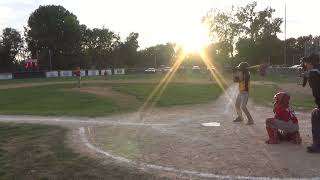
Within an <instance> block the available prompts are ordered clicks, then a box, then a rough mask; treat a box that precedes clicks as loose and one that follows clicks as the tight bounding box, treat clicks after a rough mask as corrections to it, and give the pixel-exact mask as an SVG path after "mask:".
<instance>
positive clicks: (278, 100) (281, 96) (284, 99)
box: [273, 92, 290, 107]
mask: <svg viewBox="0 0 320 180" xmlns="http://www.w3.org/2000/svg"><path fill="white" fill-rule="evenodd" d="M289 101H290V95H289V94H288V93H286V92H278V93H277V94H275V95H274V97H273V103H274V105H275V106H276V105H282V106H284V107H288V106H289Z"/></svg>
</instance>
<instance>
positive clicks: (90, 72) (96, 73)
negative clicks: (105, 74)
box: [88, 70, 99, 76]
mask: <svg viewBox="0 0 320 180" xmlns="http://www.w3.org/2000/svg"><path fill="white" fill-rule="evenodd" d="M88 76H99V70H88Z"/></svg>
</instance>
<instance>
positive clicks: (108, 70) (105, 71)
mask: <svg viewBox="0 0 320 180" xmlns="http://www.w3.org/2000/svg"><path fill="white" fill-rule="evenodd" d="M101 75H102V76H105V75H112V69H103V70H101Z"/></svg>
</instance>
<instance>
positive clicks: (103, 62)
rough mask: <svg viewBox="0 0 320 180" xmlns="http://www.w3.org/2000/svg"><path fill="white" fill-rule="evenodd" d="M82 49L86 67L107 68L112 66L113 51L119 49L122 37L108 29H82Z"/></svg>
mask: <svg viewBox="0 0 320 180" xmlns="http://www.w3.org/2000/svg"><path fill="white" fill-rule="evenodd" d="M82 29H83V30H82V31H83V33H82V34H83V35H82V49H83V51H84V55H85V58H86V66H89V67H90V66H95V67H96V68H106V67H108V66H112V64H113V62H112V59H113V58H112V56H113V51H114V50H115V49H116V48H118V46H119V41H120V37H119V35H117V34H115V33H114V32H112V31H110V30H109V29H106V28H102V29H99V28H94V29H92V30H91V29H85V27H82Z"/></svg>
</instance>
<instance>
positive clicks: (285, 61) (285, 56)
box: [284, 4, 287, 64]
mask: <svg viewBox="0 0 320 180" xmlns="http://www.w3.org/2000/svg"><path fill="white" fill-rule="evenodd" d="M286 41H287V4H285V6H284V64H287V43H286Z"/></svg>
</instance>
